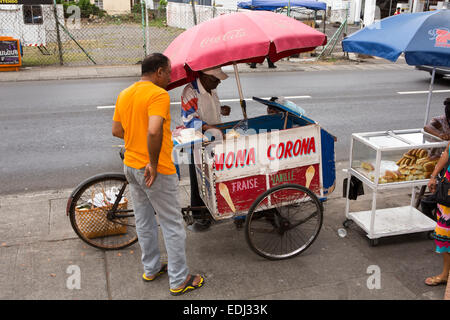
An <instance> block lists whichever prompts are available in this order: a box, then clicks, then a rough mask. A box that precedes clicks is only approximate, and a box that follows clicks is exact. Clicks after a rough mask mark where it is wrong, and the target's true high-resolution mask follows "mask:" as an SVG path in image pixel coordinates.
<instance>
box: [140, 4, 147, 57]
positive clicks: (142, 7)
mask: <svg viewBox="0 0 450 320" xmlns="http://www.w3.org/2000/svg"><path fill="white" fill-rule="evenodd" d="M143 2H144V4H143ZM144 7H145V1H142V2H141V21H142V34H143V37H144V56H147V39H146V36H145V29H146V28H145V12H144Z"/></svg>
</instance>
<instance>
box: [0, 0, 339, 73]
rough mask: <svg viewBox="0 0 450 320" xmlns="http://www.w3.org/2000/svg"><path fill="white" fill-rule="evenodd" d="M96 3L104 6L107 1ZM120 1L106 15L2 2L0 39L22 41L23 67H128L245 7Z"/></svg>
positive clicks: (85, 7) (80, 5) (305, 17)
mask: <svg viewBox="0 0 450 320" xmlns="http://www.w3.org/2000/svg"><path fill="white" fill-rule="evenodd" d="M114 1H116V0H114ZM117 1H118V0H117ZM57 2H62V0H57ZM134 2H136V1H134ZM95 3H96V4H97V5H99V6H100V7H102V6H103V3H105V2H104V1H97V0H96V1H95ZM123 3H129V7H128V9H127V10H123V11H122V12H126V13H120V12H113V13H111V12H109V13H108V11H105V10H102V9H103V8H99V7H97V6H96V5H95V4H91V3H90V1H89V0H79V1H78V2H76V3H75V2H65V1H64V2H62V3H61V4H57V5H56V6H54V5H0V37H1V36H10V37H14V38H16V39H20V41H21V44H22V47H23V50H22V53H23V57H22V61H23V65H24V66H58V65H65V66H87V65H131V64H138V63H139V62H140V61H142V59H143V58H144V57H145V55H146V54H149V53H151V52H164V50H165V49H166V48H167V46H168V45H169V44H170V43H171V42H172V40H173V39H175V38H176V37H177V36H178V35H179V34H181V33H182V32H183V31H184V30H186V29H188V28H191V27H193V26H194V25H196V24H199V23H202V22H204V21H207V20H210V19H213V18H215V17H217V16H219V15H222V14H228V13H233V12H236V11H245V10H244V9H237V8H223V7H216V6H204V5H193V4H192V3H176V2H168V3H167V2H166V1H164V0H161V1H160V2H159V3H158V2H152V3H151V4H150V5H149V7H147V6H146V5H145V4H144V3H142V5H141V4H140V3H137V4H135V5H134V6H133V7H131V2H130V1H125V2H123ZM280 14H285V13H280ZM291 16H294V17H295V18H296V19H298V20H301V21H303V22H305V23H307V24H309V25H311V26H313V27H316V28H317V29H318V30H320V31H322V32H323V31H325V30H324V27H323V24H321V25H317V24H315V21H316V20H315V18H316V17H314V15H312V14H311V12H309V13H306V14H305V12H304V11H303V13H300V14H297V15H296V14H295V12H292V15H291ZM313 21H314V22H313ZM311 22H312V24H311ZM330 31H333V32H334V31H336V29H334V28H333V29H331V28H329V29H328V30H327V32H326V33H327V34H329V33H330ZM331 35H332V34H329V39H330V36H331ZM338 46H339V45H338ZM338 46H336V48H335V47H333V50H336V49H337V47H338Z"/></svg>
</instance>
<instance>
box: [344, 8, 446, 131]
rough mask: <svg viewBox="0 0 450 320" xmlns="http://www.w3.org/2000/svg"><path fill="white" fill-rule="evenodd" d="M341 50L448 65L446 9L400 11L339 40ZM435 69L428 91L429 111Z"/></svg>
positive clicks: (412, 62)
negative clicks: (402, 56)
mask: <svg viewBox="0 0 450 320" xmlns="http://www.w3.org/2000/svg"><path fill="white" fill-rule="evenodd" d="M342 47H343V50H344V51H346V52H357V53H362V54H367V55H372V56H377V57H382V58H385V59H387V60H390V61H393V62H395V61H396V60H397V59H398V57H399V56H400V55H401V54H402V53H404V55H405V60H406V63H407V64H409V65H428V66H432V67H436V66H450V10H436V11H428V12H417V13H404V14H399V15H395V16H391V17H388V18H385V19H383V20H381V21H378V22H375V23H374V24H372V25H370V26H367V27H365V28H363V29H361V30H359V31H357V32H355V33H354V34H352V35H350V36H348V37H347V38H345V39H344V40H343V41H342ZM434 76H435V69H433V73H432V77H431V83H430V91H429V93H428V101H427V111H426V115H425V124H427V122H428V116H429V112H430V103H431V93H432V91H433V84H434Z"/></svg>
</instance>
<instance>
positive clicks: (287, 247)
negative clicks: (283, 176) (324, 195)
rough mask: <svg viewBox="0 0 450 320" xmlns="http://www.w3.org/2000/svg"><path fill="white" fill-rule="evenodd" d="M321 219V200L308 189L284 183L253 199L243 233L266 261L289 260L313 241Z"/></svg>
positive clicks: (318, 230)
mask: <svg viewBox="0 0 450 320" xmlns="http://www.w3.org/2000/svg"><path fill="white" fill-rule="evenodd" d="M322 221H323V206H322V203H321V202H320V201H319V199H318V198H317V196H316V195H315V194H314V193H313V192H312V191H311V190H310V189H308V188H306V187H304V186H301V185H297V184H284V185H279V186H276V187H273V188H271V189H269V190H267V191H266V192H265V193H263V194H262V195H260V196H259V197H258V198H257V199H256V200H255V202H254V203H253V204H252V206H251V207H250V210H249V212H248V215H247V217H246V220H245V236H246V240H247V243H248V245H249V246H250V248H251V249H252V250H253V251H254V252H255V253H257V254H258V255H260V256H262V257H264V258H267V259H269V260H282V259H288V258H292V257H295V256H297V255H299V254H300V253H302V252H303V251H305V250H306V249H307V248H308V247H309V246H310V245H311V244H312V243H313V242H314V240H315V239H316V238H317V236H318V234H319V232H320V229H321V227H322Z"/></svg>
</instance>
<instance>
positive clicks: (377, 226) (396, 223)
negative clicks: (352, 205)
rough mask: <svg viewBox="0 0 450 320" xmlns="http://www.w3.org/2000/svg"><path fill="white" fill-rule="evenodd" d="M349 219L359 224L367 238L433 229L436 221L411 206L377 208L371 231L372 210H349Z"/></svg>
mask: <svg viewBox="0 0 450 320" xmlns="http://www.w3.org/2000/svg"><path fill="white" fill-rule="evenodd" d="M348 217H349V219H351V220H353V221H354V222H355V223H356V224H357V225H358V226H360V227H361V228H362V229H363V230H364V231H365V232H367V237H368V238H369V239H377V238H381V237H387V236H395V235H400V234H408V233H415V232H426V231H431V230H434V228H435V227H436V222H435V221H433V220H432V219H430V218H428V217H427V216H426V215H424V214H423V213H422V212H420V211H419V210H417V209H416V208H414V207H411V206H404V207H397V208H387V209H378V210H376V212H375V223H374V226H373V233H372V234H371V232H370V224H371V218H372V210H367V211H359V212H350V213H349V214H348Z"/></svg>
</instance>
